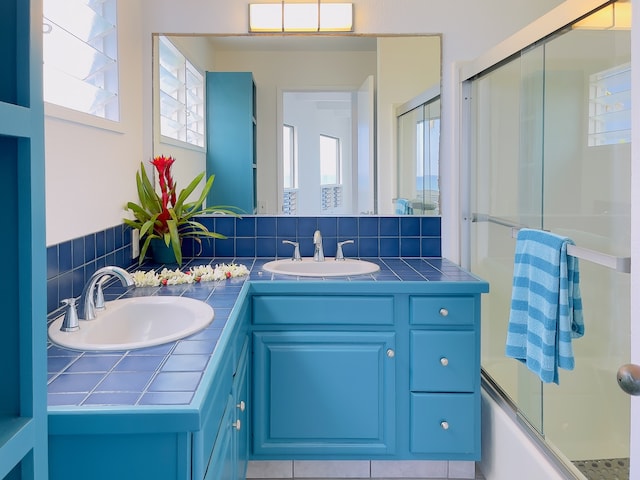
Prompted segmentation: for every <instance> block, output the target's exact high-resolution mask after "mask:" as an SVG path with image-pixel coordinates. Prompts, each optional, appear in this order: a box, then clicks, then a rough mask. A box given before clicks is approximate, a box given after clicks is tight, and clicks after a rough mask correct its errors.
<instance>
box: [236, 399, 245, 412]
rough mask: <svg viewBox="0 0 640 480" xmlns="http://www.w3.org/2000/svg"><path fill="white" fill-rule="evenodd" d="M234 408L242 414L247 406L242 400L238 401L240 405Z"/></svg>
mask: <svg viewBox="0 0 640 480" xmlns="http://www.w3.org/2000/svg"><path fill="white" fill-rule="evenodd" d="M236 408H239V409H240V411H241V412H244V409H245V408H247V404H246V403H244V400H240V403H239V404H237V405H236Z"/></svg>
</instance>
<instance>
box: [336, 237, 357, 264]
mask: <svg viewBox="0 0 640 480" xmlns="http://www.w3.org/2000/svg"><path fill="white" fill-rule="evenodd" d="M350 243H353V240H345V241H344V242H338V247H337V251H336V260H337V261H339V262H340V261H344V252H343V251H342V246H343V245H348V244H350Z"/></svg>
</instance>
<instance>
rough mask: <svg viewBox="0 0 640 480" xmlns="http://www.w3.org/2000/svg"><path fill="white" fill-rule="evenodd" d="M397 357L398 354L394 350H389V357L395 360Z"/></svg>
mask: <svg viewBox="0 0 640 480" xmlns="http://www.w3.org/2000/svg"><path fill="white" fill-rule="evenodd" d="M395 356H396V352H394V351H393V349H391V348H390V349H388V350H387V357H389V358H393V357H395Z"/></svg>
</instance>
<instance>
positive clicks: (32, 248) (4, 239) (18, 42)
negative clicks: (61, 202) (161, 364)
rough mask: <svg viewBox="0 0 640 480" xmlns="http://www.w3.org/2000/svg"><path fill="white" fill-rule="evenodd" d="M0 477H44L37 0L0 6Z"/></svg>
mask: <svg viewBox="0 0 640 480" xmlns="http://www.w3.org/2000/svg"><path fill="white" fill-rule="evenodd" d="M0 26H1V28H0V62H1V63H2V65H3V67H4V70H3V73H2V75H0V204H1V205H2V217H3V228H2V235H0V249H1V251H3V252H4V253H5V256H4V259H3V265H4V269H5V270H4V271H5V272H6V277H5V281H4V282H3V286H2V289H0V304H1V305H2V319H1V326H0V329H1V332H2V333H1V334H0V365H2V375H0V392H2V393H1V394H0V478H3V479H8V480H17V479H27V480H28V479H38V480H43V479H46V478H47V406H46V382H47V379H46V317H47V312H46V299H47V292H46V283H45V282H46V246H45V241H46V240H45V214H44V183H45V182H44V109H43V100H42V0H3V1H2V2H0Z"/></svg>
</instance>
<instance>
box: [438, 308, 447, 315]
mask: <svg viewBox="0 0 640 480" xmlns="http://www.w3.org/2000/svg"><path fill="white" fill-rule="evenodd" d="M439 313H440V316H442V317H446V316H447V315H449V310H447V309H446V308H441V309H440V312H439Z"/></svg>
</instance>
